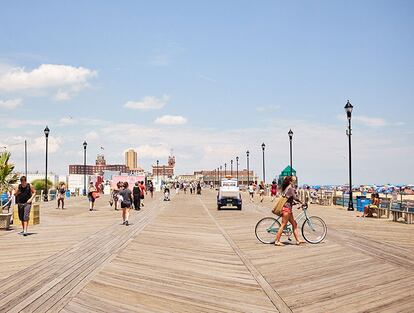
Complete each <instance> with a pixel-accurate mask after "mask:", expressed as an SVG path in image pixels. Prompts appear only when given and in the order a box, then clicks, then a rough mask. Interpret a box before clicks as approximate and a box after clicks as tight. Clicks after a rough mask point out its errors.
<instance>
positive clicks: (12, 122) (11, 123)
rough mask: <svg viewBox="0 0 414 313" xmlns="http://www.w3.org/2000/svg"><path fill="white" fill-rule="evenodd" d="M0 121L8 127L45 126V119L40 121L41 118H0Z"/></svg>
mask: <svg viewBox="0 0 414 313" xmlns="http://www.w3.org/2000/svg"><path fill="white" fill-rule="evenodd" d="M1 122H2V126H3V127H4V128H9V129H16V128H27V127H28V126H41V127H45V125H46V124H47V123H46V121H42V120H32V119H16V118H6V119H1ZM42 129H43V128H42Z"/></svg>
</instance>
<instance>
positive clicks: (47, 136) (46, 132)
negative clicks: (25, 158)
mask: <svg viewBox="0 0 414 313" xmlns="http://www.w3.org/2000/svg"><path fill="white" fill-rule="evenodd" d="M44 133H45V137H46V166H45V167H46V168H45V194H44V198H43V200H44V201H45V202H47V201H48V197H47V153H48V143H49V142H48V141H49V133H50V129H49V127H47V126H46V128H45V130H44Z"/></svg>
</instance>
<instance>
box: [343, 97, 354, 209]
mask: <svg viewBox="0 0 414 313" xmlns="http://www.w3.org/2000/svg"><path fill="white" fill-rule="evenodd" d="M344 108H345V112H346V117H347V118H348V129H347V131H346V134H347V136H348V148H349V149H348V150H349V202H348V211H354V203H353V196H352V150H351V149H352V148H351V147H352V145H351V136H352V128H351V117H352V110H353V108H354V107H353V106H352V104H351V102H349V100H348V101H347V102H346V105H345V107H344Z"/></svg>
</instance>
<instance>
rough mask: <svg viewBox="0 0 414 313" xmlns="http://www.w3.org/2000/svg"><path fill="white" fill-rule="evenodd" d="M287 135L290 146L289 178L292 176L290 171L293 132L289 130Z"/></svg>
mask: <svg viewBox="0 0 414 313" xmlns="http://www.w3.org/2000/svg"><path fill="white" fill-rule="evenodd" d="M288 135H289V146H290V176H292V171H293V162H292V140H293V131H292V130H291V129H290V130H289V132H288Z"/></svg>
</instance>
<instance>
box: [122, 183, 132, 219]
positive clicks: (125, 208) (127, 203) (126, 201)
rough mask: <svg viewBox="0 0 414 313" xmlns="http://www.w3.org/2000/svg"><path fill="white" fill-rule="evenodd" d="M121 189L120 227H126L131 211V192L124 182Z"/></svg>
mask: <svg viewBox="0 0 414 313" xmlns="http://www.w3.org/2000/svg"><path fill="white" fill-rule="evenodd" d="M123 188H124V189H122V190H121V191H120V192H119V195H120V196H121V197H122V201H121V209H122V225H125V226H128V225H129V222H128V219H129V210H130V209H131V205H132V192H131V190H130V189H129V188H128V183H127V182H124V184H123Z"/></svg>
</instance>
